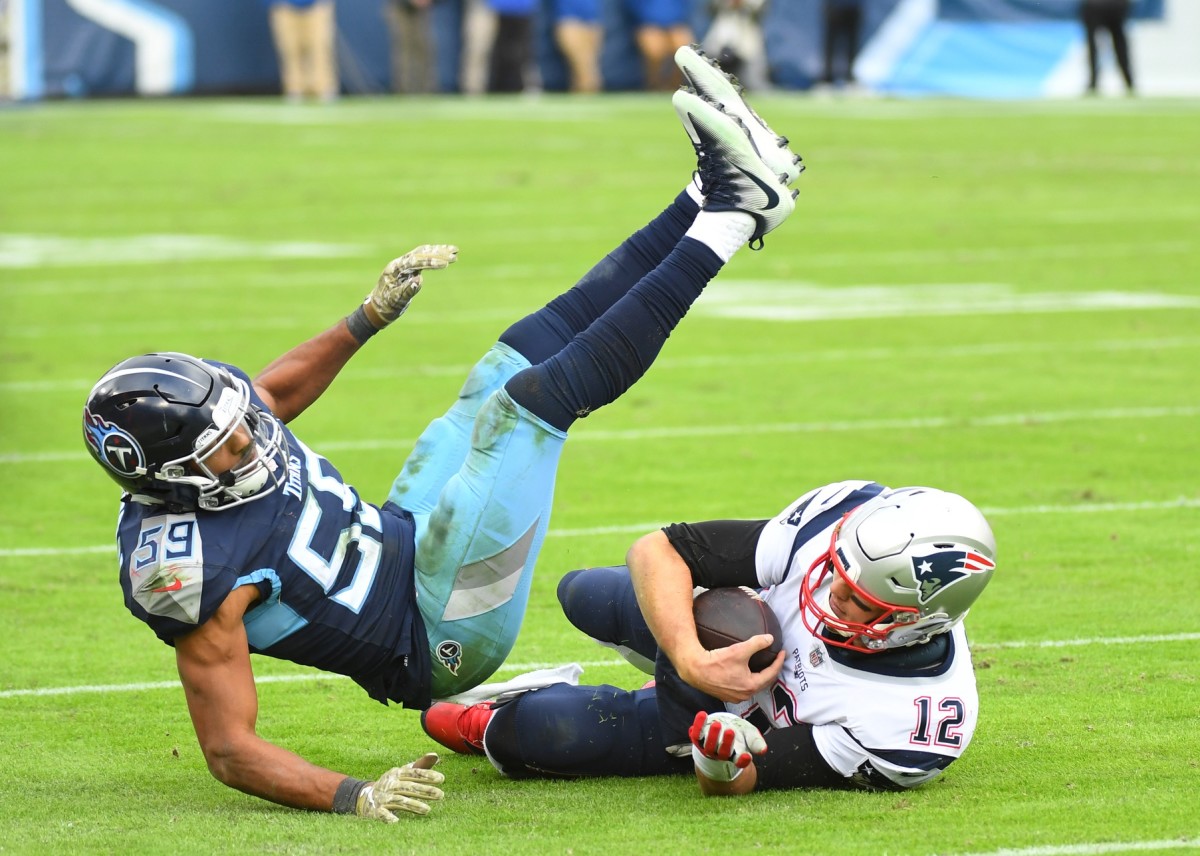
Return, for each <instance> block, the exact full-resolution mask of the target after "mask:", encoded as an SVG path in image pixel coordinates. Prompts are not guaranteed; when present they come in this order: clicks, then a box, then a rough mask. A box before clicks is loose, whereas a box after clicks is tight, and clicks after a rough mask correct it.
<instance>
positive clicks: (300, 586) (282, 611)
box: [117, 366, 430, 707]
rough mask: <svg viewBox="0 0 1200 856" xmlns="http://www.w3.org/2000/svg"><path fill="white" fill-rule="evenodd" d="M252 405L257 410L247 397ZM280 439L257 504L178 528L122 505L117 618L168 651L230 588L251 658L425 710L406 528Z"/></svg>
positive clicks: (296, 444) (424, 646) (149, 508)
mask: <svg viewBox="0 0 1200 856" xmlns="http://www.w3.org/2000/svg"><path fill="white" fill-rule="evenodd" d="M227 368H229V370H230V371H232V372H233V373H234V374H236V375H238V376H239V377H241V378H243V379H244V380H246V381H247V382H249V378H248V377H247V376H246V375H245V373H244V372H242V371H240V370H239V369H236V368H234V367H233V366H227ZM252 400H253V402H254V404H255V405H256V406H257V407H260V408H262V409H264V410H266V409H267V408H266V405H265V403H264V402H263V401H262V399H261V398H260V397H259V396H258V395H257V394H255V393H252ZM281 427H282V430H283V431H284V434H285V436H286V440H287V458H288V462H287V470H288V478H287V483H286V484H285V485H283V486H281V487H279V488H277V489H276V490H275V491H273V492H272V493H270V494H267V495H265V496H263V497H261V498H259V499H256V500H254V501H253V502H249V503H246V504H244V505H238V506H235V507H233V508H230V509H227V510H223V511H196V512H188V513H182V514H170V513H166V512H165V510H164V509H163V507H162V506H154V505H142V504H139V503H136V502H131V501H128V500H126V501H124V502H123V503H122V510H121V515H120V520H119V523H118V527H117V542H118V548H119V551H120V563H121V586H122V588H123V589H124V592H125V605H126V606H127V607H128V608H129V610H130V612H132V613H133V614H134V615H135V616H137V617H138V618H140V619H141V620H142V621H144V622H146V623H147V624H148V625H150V627H151V629H153V630H154V632H155V633H156V634H157V635H158V637H159V638H160V639H162V640H163V641H164V642H166V643H168V644H173V640H174V639H175V638H176V637H178V636H182V635H183V634H185V633H188V632H190V631H192V630H194V629H196V627H198V626H199V625H201V624H203V623H204V622H205V621H207V620H208V619H209V618H211V617H212V615H213V613H215V612H216V610H217V608H218V607H219V606H220V605H221V603H222V602H223V601H224V600H225V598H226V597H227V596H228V595H229V593H230V592H231V591H233V590H234V589H235V588H238V587H240V586H244V585H253V586H256V587H257V588H258V590H259V593H260V595H261V599H260V600H259V601H258V602H257V603H256V604H255V605H253V606H252V607H251V609H250V610H249V611H248V612H247V613H246V616H245V619H244V623H245V626H246V635H247V637H248V638H249V641H250V651H251V652H252V653H255V654H265V655H267V656H271V657H277V658H279V659H283V660H290V661H292V662H294V663H301V664H303V665H306V666H314V667H316V668H319V669H323V670H325V671H329V672H336V673H338V674H341V675H347V676H349V677H351V678H353V679H354V680H355V681H357V682H358V683H359V684H360V685H361V686H362V687H363V688H364V689H366V690H367V692H368V693H370V695H371V697H372V698H374V699H377V700H379V701H381V702H384V703H385V704H386V703H387V701H388V700H389V699H390V700H392V701H397V702H402V703H403V704H405V705H407V706H409V707H426V706H428V704H429V683H430V677H429V673H430V663H429V650H428V641H427V639H426V636H425V627H424V624H423V622H422V621H421V617H420V613H419V612H418V610H417V606H416V596H415V593H414V586H413V549H414V548H413V538H414V527H413V521H412V517H411V515H409V514H408V512H406V511H404V510H403V509H401V508H399V507H397V506H395V505H393V504H391V503H388V504H386V505H384V506H383V507H382V508H378V507H376V506H374V505H371V504H370V503H367V502H364V501H363V500H362V499H361V498H360V497H359V496H358V494H357V492H356V491H355V490H354V488H352V487H350V485H348V484H346V483H345V482H344V481H342V477H341V475H340V474H339V473H338V471H337V470H336V469H335V468H334V467H333V465H332V464H331V463H329V461H327V460H325V458H323V457H321V456H320V455H318V454H316V453H315V452H313V451H312V450H311V449H309V448H308V447H307V446H305V445H304V444H303V443H302V442H300V440H298V439H297V438H296V436H295V435H294V434H292V432H291V431H289V430H288V429H287V428H286V427H283V426H281Z"/></svg>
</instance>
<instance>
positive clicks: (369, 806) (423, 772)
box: [354, 752, 446, 823]
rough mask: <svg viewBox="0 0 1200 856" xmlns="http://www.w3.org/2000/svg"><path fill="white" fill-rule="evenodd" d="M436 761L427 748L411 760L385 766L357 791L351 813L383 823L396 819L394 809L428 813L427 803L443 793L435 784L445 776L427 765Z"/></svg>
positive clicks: (436, 757)
mask: <svg viewBox="0 0 1200 856" xmlns="http://www.w3.org/2000/svg"><path fill="white" fill-rule="evenodd" d="M437 762H438V756H437V755H435V754H434V753H432V752H430V753H429V754H428V755H423V756H421V757H420V758H418V759H417V760H415V761H413V762H412V763H411V764H405V765H404V766H403V767H393V768H392V769H390V770H388V771H387V772H386V773H384V774H383V775H382V776H380V777H379V779H378V780H376V781H374V782H372V783H371V784H369V785H367V786H366V787H364V788H363V789H362V790H361V791H359V793H358V800H357V802H356V803H355V806H354V813H355V814H357V815H358V816H359V817H369V818H372V819H374V820H382V821H383V822H384V823H395V822H396V821H397V820H398V819H399V818H397V817H396V815H395V814H394V813H393V812H396V811H408V812H412V813H413V814H429V803H430V802H433V801H434V800H440V799H441V798H442V796H443V794H442V790H441V788H438V787H436V785H440V784H441V783H442V782H444V781H446V777H445V776H443V775H442V774H441V773H439V772H437V771H435V770H432V769H430V768H431V767H433V765H434V764H436V763H437Z"/></svg>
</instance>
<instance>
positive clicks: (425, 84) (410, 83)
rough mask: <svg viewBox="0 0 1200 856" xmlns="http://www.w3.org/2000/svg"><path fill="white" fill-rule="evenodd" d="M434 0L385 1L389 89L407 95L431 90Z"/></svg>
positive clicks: (435, 87)
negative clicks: (389, 48)
mask: <svg viewBox="0 0 1200 856" xmlns="http://www.w3.org/2000/svg"><path fill="white" fill-rule="evenodd" d="M432 5H433V0H385V5H384V15H385V17H386V18H387V23H388V31H389V32H390V33H391V37H392V91H393V92H403V93H405V94H406V95H419V94H423V93H428V92H434V91H435V90H436V89H437V86H436V85H435V82H434V55H433V33H432V31H431V28H430V21H429V18H430V15H429V9H430V7H431V6H432Z"/></svg>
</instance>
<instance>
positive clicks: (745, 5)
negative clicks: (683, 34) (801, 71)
mask: <svg viewBox="0 0 1200 856" xmlns="http://www.w3.org/2000/svg"><path fill="white" fill-rule="evenodd" d="M767 2H768V0H713V2H712V3H711V4H710V11H711V12H712V16H713V19H712V24H710V25H709V28H708V31H707V32H706V33H705V34H704V41H703V46H704V52H705V53H707V54H708V55H709V56H710V57H712V58H713V59H715V60H716V61H717V62H718V63H720V64H721V69H722V70H723V71H726V72H728V73H729V74H732V75H733V76H734V77H737V78H738V79H739V80H741V82H742V85H743V86H745V87H746V88H747V89H750V90H754V91H759V90H763V89H767V88H768V87H769V86H770V84H771V81H770V77H769V74H768V72H767V48H766V44H765V43H764V42H763V31H762V16H763V14H764V13H765V12H766V9H767Z"/></svg>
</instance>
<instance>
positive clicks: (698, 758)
mask: <svg viewBox="0 0 1200 856" xmlns="http://www.w3.org/2000/svg"><path fill="white" fill-rule="evenodd" d="M688 737H690V738H691V741H692V762H693V763H694V764H695V765H696V769H697V770H698V771H699V772H700V773H701V774H703V775H704V776H705V777H707V778H709V779H712V780H713V781H714V782H732V781H733V780H734V779H736V778H737V777H738V776H740V775H741V774H742V770H744V769H746V768H747V767H749V766H750V762H751V761H752V760H753V755H762V754H763V753H764V752H766V751H767V741H766V740H764V739H763V736H762V734H760V733H759V731H758V729H757V728H755V727H754V726H753V725H751V724H750V723H749V722H747V721H746V720H744V719H742V718H741V717H740V716H736V715H734V714H732V713H705V712H704V711H700V712H699V713H697V714H696V720H695V721H694V722H693V723H692V727H691V728H689V729H688Z"/></svg>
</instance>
